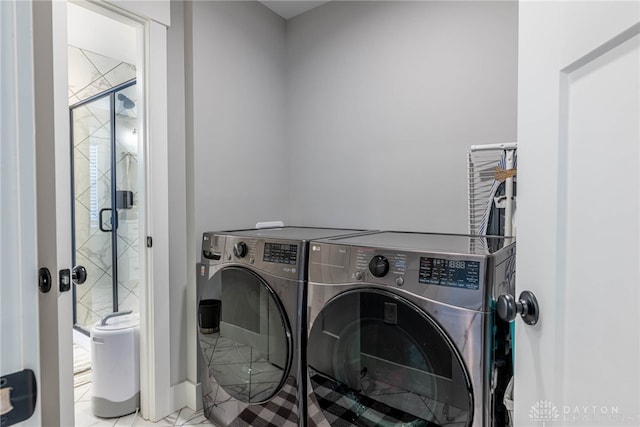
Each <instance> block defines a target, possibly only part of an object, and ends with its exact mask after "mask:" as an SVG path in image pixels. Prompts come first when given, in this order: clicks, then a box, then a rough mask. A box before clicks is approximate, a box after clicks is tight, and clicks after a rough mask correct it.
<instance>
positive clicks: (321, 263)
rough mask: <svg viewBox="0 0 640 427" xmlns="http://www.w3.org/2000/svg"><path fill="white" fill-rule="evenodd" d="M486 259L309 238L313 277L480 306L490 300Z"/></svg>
mask: <svg viewBox="0 0 640 427" xmlns="http://www.w3.org/2000/svg"><path fill="white" fill-rule="evenodd" d="M488 268H489V266H488V258H487V257H485V256H482V255H474V254H449V253H437V252H434V253H425V252H413V251H400V250H393V249H383V248H372V247H362V246H346V245H344V246H343V245H336V244H331V243H325V242H322V243H315V242H312V243H311V251H310V255H309V282H310V283H313V284H314V285H315V284H319V285H322V284H327V285H331V284H336V285H352V284H361V285H362V286H369V285H373V286H383V287H390V288H394V289H397V290H398V291H402V292H410V293H412V294H415V295H420V296H423V297H425V298H430V299H434V300H441V301H444V302H447V303H451V301H454V302H455V305H458V306H461V307H466V308H471V309H479V308H481V307H482V306H483V304H484V303H485V301H486V295H484V293H485V282H486V281H487V280H488V279H489V277H487V274H486V271H487V269H488Z"/></svg>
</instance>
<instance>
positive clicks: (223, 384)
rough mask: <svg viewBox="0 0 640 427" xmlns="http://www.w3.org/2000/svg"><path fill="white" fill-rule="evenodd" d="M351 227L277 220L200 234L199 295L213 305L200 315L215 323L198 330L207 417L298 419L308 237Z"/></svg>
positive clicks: (266, 421) (224, 421)
mask: <svg viewBox="0 0 640 427" xmlns="http://www.w3.org/2000/svg"><path fill="white" fill-rule="evenodd" d="M357 232H360V230H342V229H323V228H303V227H282V228H267V229H251V230H237V231H226V232H208V233H204V234H203V237H202V267H201V272H200V274H201V275H202V276H205V277H206V278H207V279H208V280H206V281H205V284H204V285H203V286H201V288H200V289H199V290H198V293H199V295H198V300H199V302H203V301H204V300H206V301H205V302H206V303H207V304H208V305H209V306H210V307H212V309H215V310H219V313H215V314H211V313H209V315H208V316H207V319H208V320H207V322H209V323H211V322H212V320H211V319H215V324H213V323H211V324H208V325H207V327H206V328H199V330H198V336H199V349H200V350H199V358H200V360H199V365H200V381H201V384H202V394H203V404H204V411H205V415H206V416H207V418H208V419H210V420H211V421H213V422H214V423H216V424H218V425H278V426H285V425H289V426H294V425H298V423H299V417H298V414H299V413H304V409H299V408H298V406H299V405H300V406H304V403H306V402H305V400H304V399H300V396H302V395H301V394H300V392H299V383H300V381H299V380H298V379H299V378H300V371H299V369H300V363H299V360H300V358H301V355H300V348H301V347H300V337H301V334H302V329H301V327H300V323H299V319H300V317H301V316H302V312H303V311H304V310H303V309H304V308H305V305H304V295H305V294H304V285H305V282H306V279H307V275H306V274H307V268H306V266H307V253H308V245H309V243H308V242H309V240H311V239H318V238H323V237H325V238H326V237H332V236H338V235H345V234H353V233H357ZM200 314H202V313H200ZM199 320H200V321H202V319H199ZM205 332H211V333H205ZM303 384H304V382H303ZM301 420H302V421H304V416H303V417H302V418H301Z"/></svg>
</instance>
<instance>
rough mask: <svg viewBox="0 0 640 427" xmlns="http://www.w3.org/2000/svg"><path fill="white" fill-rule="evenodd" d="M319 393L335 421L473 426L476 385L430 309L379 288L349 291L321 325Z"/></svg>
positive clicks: (316, 353)
mask: <svg viewBox="0 0 640 427" xmlns="http://www.w3.org/2000/svg"><path fill="white" fill-rule="evenodd" d="M307 354H308V362H309V375H310V378H311V384H312V387H313V394H314V397H315V399H316V401H317V403H318V404H319V406H320V407H321V408H322V411H323V413H324V415H325V417H326V419H327V420H328V421H329V422H330V423H331V424H332V425H342V424H343V423H344V422H345V421H346V422H348V423H350V424H354V425H359V426H373V425H379V424H380V423H382V422H383V421H384V423H383V424H385V425H387V424H388V425H392V424H394V423H398V424H402V425H421V426H428V425H430V426H433V425H440V426H449V425H451V426H453V425H455V426H466V425H469V423H470V422H471V419H472V417H473V414H472V412H473V410H472V408H473V406H472V403H473V402H472V395H471V392H470V390H471V386H470V384H469V380H468V378H467V375H466V373H465V369H464V367H463V364H462V361H461V359H460V357H459V355H458V353H457V351H456V350H455V349H454V347H453V345H452V344H451V341H450V340H449V338H448V337H447V336H446V335H445V334H444V332H443V331H442V329H441V328H440V327H439V326H438V325H437V324H436V323H435V322H434V321H433V320H432V319H431V318H430V317H429V316H428V315H427V314H426V313H425V312H424V311H422V310H420V309H419V308H418V307H417V306H415V305H414V304H412V303H411V302H409V301H407V300H405V299H404V298H401V297H399V296H397V295H395V294H392V293H390V292H385V291H379V290H373V289H368V290H355V291H349V292H345V293H343V294H340V295H338V296H337V297H336V298H334V299H333V300H331V301H330V302H329V303H328V304H327V305H326V306H325V307H324V308H323V310H322V311H321V312H320V313H319V315H318V317H317V318H316V319H315V321H314V322H313V326H312V328H311V332H310V335H309V341H308V350H307Z"/></svg>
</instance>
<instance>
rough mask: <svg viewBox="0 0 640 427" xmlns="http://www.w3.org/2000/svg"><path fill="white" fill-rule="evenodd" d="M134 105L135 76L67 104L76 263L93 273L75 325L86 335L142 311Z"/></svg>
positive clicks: (80, 294)
mask: <svg viewBox="0 0 640 427" xmlns="http://www.w3.org/2000/svg"><path fill="white" fill-rule="evenodd" d="M70 49H71V48H70ZM83 55H86V54H85V53H83ZM70 58H72V56H70ZM87 58H88V57H87ZM119 66H120V65H118V67H119ZM136 105H137V96H136V81H135V79H133V80H130V81H127V82H125V83H123V84H119V85H117V86H114V87H113V88H110V89H108V90H106V91H104V92H101V93H99V94H96V95H94V96H91V97H89V98H88V99H86V100H84V101H81V102H79V103H76V104H74V105H72V106H71V107H69V110H70V124H71V152H72V158H71V162H72V171H73V175H72V182H73V184H72V201H73V202H72V203H73V204H72V225H73V228H72V255H73V265H82V266H84V267H85V268H86V271H87V280H86V282H85V283H84V284H82V285H77V286H74V287H73V291H74V296H73V300H74V304H73V307H74V310H73V322H74V327H75V328H76V329H78V330H79V331H81V332H83V333H85V334H88V333H89V331H90V329H91V326H92V325H93V324H94V323H95V322H97V321H98V320H99V319H100V318H102V317H103V316H106V315H108V314H110V313H113V312H117V311H125V310H131V311H133V312H134V313H137V312H139V298H138V287H139V282H140V280H139V268H138V265H139V263H138V252H139V248H138V246H139V245H138V240H139V239H138V230H139V226H138V225H139V224H138V221H139V212H138V174H137V169H138V167H137V162H138V132H137V118H138V114H137V108H136Z"/></svg>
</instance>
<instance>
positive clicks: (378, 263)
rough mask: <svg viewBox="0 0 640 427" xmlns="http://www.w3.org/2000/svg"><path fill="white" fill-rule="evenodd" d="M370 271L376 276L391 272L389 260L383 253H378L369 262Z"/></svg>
mask: <svg viewBox="0 0 640 427" xmlns="http://www.w3.org/2000/svg"><path fill="white" fill-rule="evenodd" d="M369 271H370V272H371V274H373V275H374V276H375V277H384V276H385V275H386V274H387V273H388V272H389V261H388V260H387V259H386V258H385V257H383V256H382V255H376V256H374V257H373V258H372V259H371V261H370V262H369Z"/></svg>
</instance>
